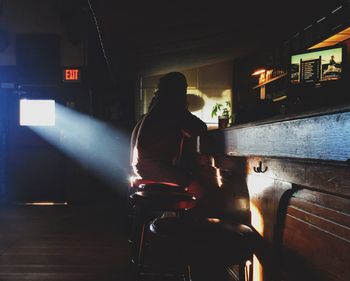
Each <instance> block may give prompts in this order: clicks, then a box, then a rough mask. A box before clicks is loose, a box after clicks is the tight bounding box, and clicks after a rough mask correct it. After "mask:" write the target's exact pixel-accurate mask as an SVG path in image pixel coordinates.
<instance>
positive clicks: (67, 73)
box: [63, 68, 80, 82]
mask: <svg viewBox="0 0 350 281" xmlns="http://www.w3.org/2000/svg"><path fill="white" fill-rule="evenodd" d="M63 81H64V82H78V81H80V69H73V68H67V69H64V70H63Z"/></svg>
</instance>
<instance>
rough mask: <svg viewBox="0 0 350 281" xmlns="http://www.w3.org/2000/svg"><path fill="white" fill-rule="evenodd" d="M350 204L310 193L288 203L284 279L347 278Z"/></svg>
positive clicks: (341, 280)
mask: <svg viewBox="0 0 350 281" xmlns="http://www.w3.org/2000/svg"><path fill="white" fill-rule="evenodd" d="M349 208H350V203H349V200H348V199H344V198H340V197H337V196H334V195H329V194H324V193H320V192H315V191H309V190H305V189H303V190H300V191H298V192H296V193H295V194H294V195H293V197H292V198H291V200H290V205H289V206H288V209H287V215H286V218H285V228H284V231H283V246H284V248H283V269H284V270H283V271H284V278H285V279H286V280H327V281H329V280H332V281H333V280H337V281H345V280H349V277H350V268H349V264H350V255H349V252H350V210H349Z"/></svg>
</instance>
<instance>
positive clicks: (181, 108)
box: [131, 72, 207, 187]
mask: <svg viewBox="0 0 350 281" xmlns="http://www.w3.org/2000/svg"><path fill="white" fill-rule="evenodd" d="M186 92H187V81H186V78H185V76H184V75H183V74H181V73H180V72H170V73H168V74H166V75H164V76H163V77H161V78H160V80H159V84H158V90H157V92H156V93H155V96H154V97H153V99H152V102H151V105H150V107H149V112H148V113H147V114H145V115H144V116H143V117H142V118H141V119H140V120H139V121H138V123H137V124H136V126H135V127H134V130H133V132H132V137H131V162H132V163H131V166H132V168H133V172H134V173H135V175H136V176H137V178H139V179H145V180H147V181H152V182H155V183H164V184H168V185H172V186H181V187H187V186H189V185H190V183H191V181H192V178H191V175H190V173H189V172H188V171H187V170H186V169H183V168H181V167H180V165H179V158H180V155H181V152H182V144H183V140H184V138H185V137H195V136H198V135H200V134H202V133H204V132H206V131H207V126H206V124H205V123H204V122H203V121H202V120H200V119H199V118H197V117H196V116H194V115H193V114H191V113H190V112H189V110H188V109H187V100H186Z"/></svg>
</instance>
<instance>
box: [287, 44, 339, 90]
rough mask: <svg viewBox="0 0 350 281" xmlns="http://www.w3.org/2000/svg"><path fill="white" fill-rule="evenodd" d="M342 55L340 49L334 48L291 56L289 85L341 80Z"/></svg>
mask: <svg viewBox="0 0 350 281" xmlns="http://www.w3.org/2000/svg"><path fill="white" fill-rule="evenodd" d="M342 53H343V50H342V48H341V47H336V48H328V49H321V50H317V51H313V52H306V53H303V54H297V55H293V56H291V65H290V67H291V68H290V81H291V83H293V84H298V83H304V82H315V83H316V82H322V81H329V80H338V79H341V78H342V71H343V70H342V65H343V55H342Z"/></svg>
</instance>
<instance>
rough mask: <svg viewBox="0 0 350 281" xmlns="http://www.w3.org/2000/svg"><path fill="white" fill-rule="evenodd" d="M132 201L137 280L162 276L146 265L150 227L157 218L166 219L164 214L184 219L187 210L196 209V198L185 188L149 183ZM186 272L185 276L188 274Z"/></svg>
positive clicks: (144, 185) (133, 257)
mask: <svg viewBox="0 0 350 281" xmlns="http://www.w3.org/2000/svg"><path fill="white" fill-rule="evenodd" d="M130 202H131V204H132V205H133V206H134V208H135V212H134V218H133V225H134V228H133V234H132V241H133V246H132V253H131V262H132V264H133V266H134V270H135V271H134V273H135V274H136V276H137V277H138V276H140V275H143V274H151V275H154V274H156V275H158V274H160V272H154V271H153V272H152V271H151V270H152V269H151V266H150V265H148V266H149V268H147V264H146V263H145V252H146V244H147V237H146V234H147V233H146V232H149V231H148V229H149V228H148V226H149V224H150V223H151V222H152V220H153V219H154V218H155V217H159V216H162V214H164V212H172V213H173V214H174V215H175V216H174V217H173V218H174V219H180V218H183V217H184V215H185V213H186V211H187V210H189V209H192V208H193V207H194V206H195V204H196V198H195V197H193V196H192V195H191V194H189V193H188V192H187V189H186V188H184V187H180V186H176V187H175V186H172V185H168V184H164V183H149V184H141V185H140V186H139V187H138V188H137V191H136V192H134V193H133V194H132V195H130ZM147 269H148V270H149V271H148V272H147ZM185 271H186V270H184V271H183V272H182V274H187V272H185Z"/></svg>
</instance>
